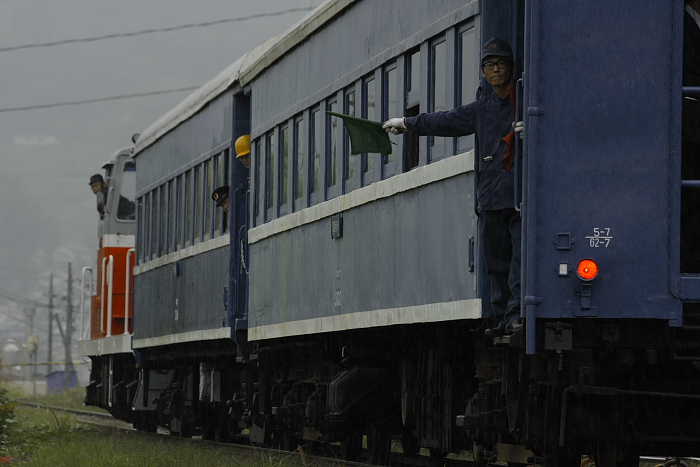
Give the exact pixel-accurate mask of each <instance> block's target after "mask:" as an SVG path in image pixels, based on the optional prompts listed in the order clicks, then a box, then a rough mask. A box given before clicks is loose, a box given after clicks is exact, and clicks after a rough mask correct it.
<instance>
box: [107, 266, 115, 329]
mask: <svg viewBox="0 0 700 467" xmlns="http://www.w3.org/2000/svg"><path fill="white" fill-rule="evenodd" d="M107 274H108V275H107V282H108V283H107V287H109V296H108V297H107V337H111V336H112V297H114V290H113V288H112V285H113V283H114V256H112V255H109V267H108V268H107Z"/></svg>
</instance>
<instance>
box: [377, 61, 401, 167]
mask: <svg viewBox="0 0 700 467" xmlns="http://www.w3.org/2000/svg"><path fill="white" fill-rule="evenodd" d="M397 77H398V73H397V71H396V63H391V64H388V65H386V66H385V67H384V72H383V74H382V116H381V119H382V120H388V119H390V118H392V117H397V116H399V107H398V105H397V102H396V100H397V98H398V95H399V94H398V92H397V89H398V83H397ZM391 149H392V151H391V154H387V155H385V156H383V163H384V164H385V165H387V164H395V163H396V146H394V145H393V144H392V145H391ZM395 173H396V167H395V165H391V166H390V167H387V168H386V169H385V174H386V175H388V176H391V175H394V174H395Z"/></svg>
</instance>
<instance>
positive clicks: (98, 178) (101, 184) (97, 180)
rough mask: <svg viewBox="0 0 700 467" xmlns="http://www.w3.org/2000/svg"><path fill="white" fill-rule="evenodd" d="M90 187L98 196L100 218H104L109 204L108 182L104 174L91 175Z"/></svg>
mask: <svg viewBox="0 0 700 467" xmlns="http://www.w3.org/2000/svg"><path fill="white" fill-rule="evenodd" d="M90 188H91V189H92V192H93V193H94V194H95V195H96V196H97V212H99V213H100V219H104V217H105V205H106V204H107V184H106V183H105V179H104V178H102V175H100V174H95V175H93V176H92V177H90Z"/></svg>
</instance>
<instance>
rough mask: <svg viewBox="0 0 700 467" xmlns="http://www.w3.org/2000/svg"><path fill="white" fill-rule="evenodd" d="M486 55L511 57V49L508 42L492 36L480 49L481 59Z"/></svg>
mask: <svg viewBox="0 0 700 467" xmlns="http://www.w3.org/2000/svg"><path fill="white" fill-rule="evenodd" d="M488 56H496V57H512V56H513V49H511V48H510V44H509V43H508V42H506V41H504V40H503V39H499V38H498V37H492V38H491V39H489V41H488V42H487V43H486V44H484V48H483V49H482V50H481V59H482V60H483V59H485V58H486V57H488Z"/></svg>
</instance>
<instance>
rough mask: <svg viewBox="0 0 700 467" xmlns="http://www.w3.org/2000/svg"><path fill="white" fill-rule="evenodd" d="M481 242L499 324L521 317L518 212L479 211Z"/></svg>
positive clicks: (519, 224) (519, 222)
mask: <svg viewBox="0 0 700 467" xmlns="http://www.w3.org/2000/svg"><path fill="white" fill-rule="evenodd" d="M481 221H482V228H483V230H482V236H481V239H482V242H483V249H484V260H485V262H486V272H487V274H488V275H489V278H490V279H491V307H492V309H493V312H494V314H495V315H496V320H498V323H499V324H501V323H504V324H505V325H506V326H509V325H510V324H511V323H512V322H513V321H515V320H516V319H518V318H520V256H521V251H520V240H521V236H522V234H521V230H520V227H521V220H520V213H518V212H517V211H516V210H515V209H512V208H510V209H499V210H495V211H482V212H481Z"/></svg>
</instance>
